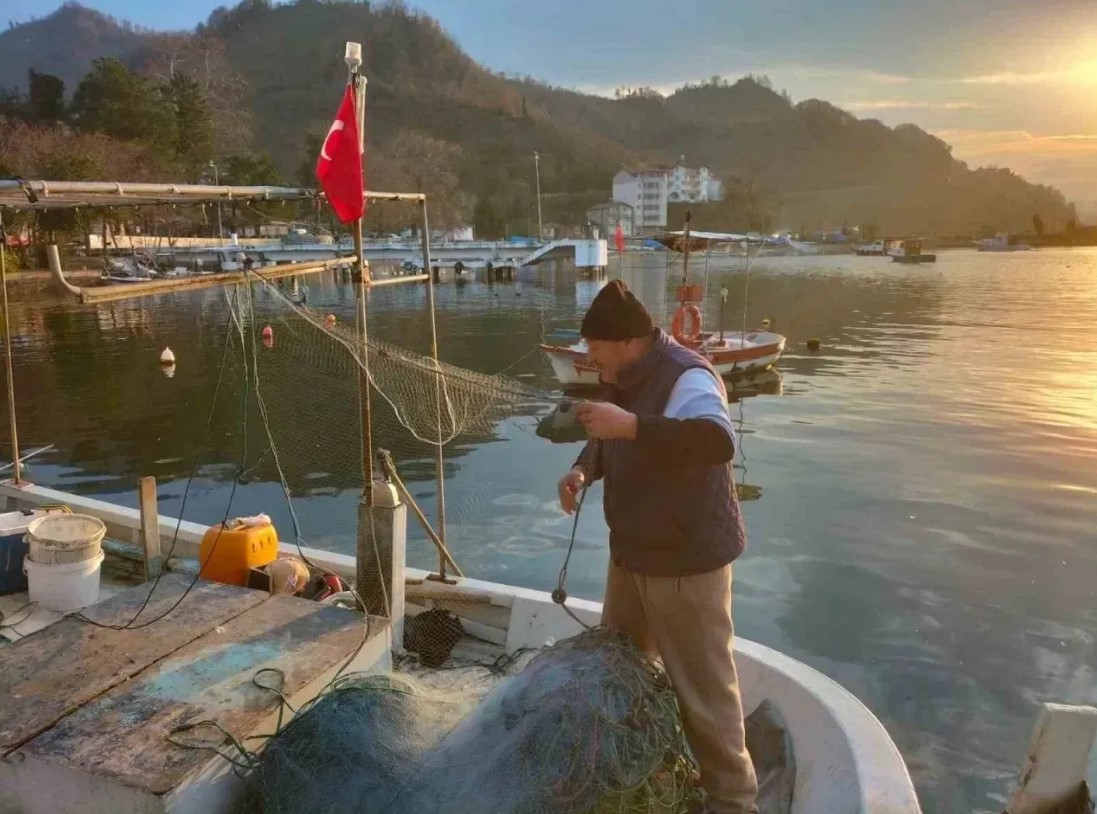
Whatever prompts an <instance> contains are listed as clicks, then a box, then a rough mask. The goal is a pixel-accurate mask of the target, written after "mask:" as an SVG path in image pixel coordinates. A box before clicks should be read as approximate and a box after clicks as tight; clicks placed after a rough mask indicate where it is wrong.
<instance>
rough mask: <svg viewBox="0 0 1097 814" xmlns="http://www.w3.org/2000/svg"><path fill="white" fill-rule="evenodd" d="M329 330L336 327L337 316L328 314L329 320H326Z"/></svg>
mask: <svg viewBox="0 0 1097 814" xmlns="http://www.w3.org/2000/svg"><path fill="white" fill-rule="evenodd" d="M324 321H325V322H326V323H327V324H328V327H329V328H334V327H335V314H328V316H327V319H325V320H324Z"/></svg>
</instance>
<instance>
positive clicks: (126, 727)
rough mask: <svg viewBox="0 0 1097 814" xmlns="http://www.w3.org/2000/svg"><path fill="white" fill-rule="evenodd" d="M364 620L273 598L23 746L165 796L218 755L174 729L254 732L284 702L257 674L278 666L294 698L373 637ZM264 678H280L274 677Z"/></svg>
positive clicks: (202, 736) (195, 736) (199, 736)
mask: <svg viewBox="0 0 1097 814" xmlns="http://www.w3.org/2000/svg"><path fill="white" fill-rule="evenodd" d="M362 620H363V617H362V616H359V615H358V614H355V613H353V612H351V611H348V610H345V609H342V608H336V607H331V606H327V605H321V604H320V603H318V602H310V601H308V600H305V599H297V598H293V597H285V596H280V597H274V598H272V599H271V600H270V601H268V602H265V603H264V604H263V605H262V606H261V607H258V608H256V609H254V610H252V611H250V612H247V613H244V614H242V615H240V616H237V617H236V618H235V619H232V620H230V621H228V622H227V623H226V624H225V625H224V626H223V628H221V629H218V630H214V631H212V632H210V633H207V634H206V635H204V636H202V637H201V638H199V639H196V640H195V641H193V642H191V643H190V644H189V645H187V646H186V647H183V648H182V649H180V650H178V651H176V652H175V653H173V654H172V655H171V656H169V657H168V658H166V659H164V660H162V661H160V662H159V663H157V664H155V665H152V666H150V667H149V668H148V669H146V670H144V671H143V672H141V673H140V674H139V675H137V676H136V677H134V678H133V679H131V680H130V681H127V682H126V683H124V684H121V685H119V686H117V687H115V688H114V689H112V690H111V691H110V692H108V693H106V694H104V695H102V696H100V697H99V698H97V699H95V700H94V701H92V702H91V703H89V704H86V705H85V706H83V707H81V708H80V709H78V710H76V711H75V712H73V713H72V714H70V715H68V716H67V717H65V718H64V719H63V720H61V721H59V722H58V723H57V724H56V725H55V726H53V727H52V728H51V729H50V730H49V731H47V732H45V733H43V734H41V735H39V736H38V737H37V738H35V739H34V740H33V741H31V742H30V743H28V744H27V745H26V747H24V749H23V750H22V751H24V752H26V753H27V754H28V755H32V754H33V755H35V756H37V757H41V758H44V759H46V760H50V761H54V762H63V763H66V764H68V765H70V766H72V767H74V768H77V769H79V770H80V771H83V772H87V773H89V774H93V775H95V776H97V777H106V778H112V779H115V780H118V781H120V782H122V783H124V784H126V785H128V786H131V787H136V788H139V789H143V790H145V791H149V792H152V793H153V794H165V793H167V792H169V791H171V790H172V789H174V788H176V787H178V786H179V785H180V784H181V783H182V782H183V781H184V780H185V779H186V778H187V777H188V776H189V775H190V774H191V773H192V772H194V771H196V770H198V769H200V768H201V767H202V766H203V765H204V764H206V763H208V762H209V760H210V757H211V753H210V752H209V751H203V750H198V749H186V748H183V747H180V746H177V745H175V744H173V743H171V742H170V741H169V740H168V737H167V736H168V733H169V732H171V730H172V729H174V728H175V727H177V726H179V725H181V724H191V723H197V722H198V721H202V720H214V721H216V722H217V723H218V724H220V725H221V726H223V727H224V728H225V729H226V730H228V731H229V732H232V733H233V734H234V735H235V736H236V737H237V738H241V739H242V738H244V737H246V736H248V735H249V734H250V733H252V732H253V731H254V730H255V728H256V726H257V725H258V724H259V723H260V722H261V721H262V720H263V718H265V717H266V716H267V715H268V714H269V713H271V712H277V709H278V706H279V705H280V704H281V703H282V702H281V700H280V699H279V697H278V696H277V695H275V694H274V693H272V692H270V691H268V690H263V689H261V688H259V687H257V686H256V685H255V684H254V683H253V681H252V679H253V677H254V676H255V675H256V673H257V672H258V671H260V670H263V669H264V668H273V669H276V670H281V671H282V672H283V673H284V675H285V683H284V685H283V687H282V692H283V693H284V694H285V695H286V696H287V697H289V698H292V697H294V696H295V695H297V693H298V692H299V691H300V690H301V689H302V688H303V687H304V686H305V685H306V684H308V683H309V682H310V681H312V680H313V679H315V678H316V677H317V676H319V675H321V674H324V673H327V672H329V671H331V670H332V669H335V670H337V669H338V668H339V667H340V666H341V665H342V664H343V663H345V662H346V661H347V659H348V658H349V657H350V656H351V655H352V654H353V653H354V651H355V650H356V649H357V648H358V646H359V645H360V644H361V643H362V639H363V636H364V635H365V633H366V631H365V627H364V625H363V624H362ZM380 622H381V623H382V624H387V622H385V621H384V620H380ZM371 632H372V633H374V634H376V633H377V630H376V629H375V630H373V631H371ZM260 678H261V680H262V682H263V683H264V684H267V685H270V684H273V685H275V686H277V684H278V677H277V676H276V675H274V674H270V673H264V674H263V675H262V676H261V677H260ZM289 717H291V714H290V713H289V711H288V710H287V712H286V718H287V719H288V718H289ZM210 734H211V731H209V730H207V731H205V732H204V733H203V732H191V733H188V734H187V735H186V736H185V739H186V741H187V742H191V741H195V740H197V741H200V742H201V741H203V740H205V741H209V740H210V737H209V736H210ZM218 740H220V738H219V736H218V737H217V738H215V739H214V741H213V742H214V743H217V742H218ZM250 746H251V747H252V748H255V747H256V746H257V744H256V743H252V744H250Z"/></svg>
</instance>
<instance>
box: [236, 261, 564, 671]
mask: <svg viewBox="0 0 1097 814" xmlns="http://www.w3.org/2000/svg"><path fill="white" fill-rule="evenodd" d="M332 277H334V279H331V278H327V277H319V276H316V275H314V276H312V277H310V278H308V279H309V280H310V281H311V282H310V283H309V284H307V286H308V287H307V288H306V286H305V285H304V284H294V283H287V284H286V285H285V286H279V285H277V284H274V283H270V282H266V281H263V280H262V279H261V278H259V277H257V276H256V277H253V278H252V281H251V283H250V284H242V285H240V286H239V287H238V288H237V289H236V290H235V292H234V293H233V294H231V295H230V306H231V308H230V311H231V326H232V331H231V332H230V333H231V337H230V338H231V341H232V343H233V345H234V346H235V347H236V350H237V351H238V352H237V353H235V354H234V358H235V359H236V361H237V364H238V365H240V366H241V367H242V368H243V371H242V372H243V375H244V377H245V379H246V387H247V389H248V393H249V396H248V397H249V398H250V400H251V418H250V419H249V427H248V429H247V432H249V433H250V434H251V435H252V436H253V439H252V441H251V442H250V447H251V449H252V450H254V451H255V453H253V454H252V455H251V458H252V459H253V460H252V462H251V463H250V464H249V466H248V470H247V472H246V474H245V476H244V477H245V478H247V479H250V481H251V482H254V483H255V484H256V487H257V490H258V489H260V488H261V489H263V492H264V494H265V495H267V497H266V498H265V499H264V500H263V503H262V504H261V505H260V506H255V507H254V509H253V511H265V512H267V513H268V514H270V515H271V517H272V519H273V520H274V522H275V527H276V528H277V529H278V530H279V535H280V538H281V539H282V540H283V541H287V542H294V541H296V542H298V543H300V544H301V545H302V546H307V547H311V548H316V549H322V550H328V551H335V552H338V553H344V554H355V555H357V556H358V558H359V562H360V563H361V562H362V561H363V560H362V557H363V555H364V556H365V558H366V560H365V561H366V562H368V563H372V564H375V565H376V566H377V567H376V569H375V570H376V572H377V573H384V572H385V571H386V570H387V569H386V568H385V567H384V563H385V562H387V557H388V556H389V555H390V554H391V543H390V540H389V539H388V538H386V537H385V535H384V534H383V533H380V532H379V531H378V529H377V528H375V527H374V526H373V525H372V516H368V517H367V516H366V514H365V513H363V512H360V510H359V502H360V500H361V496H362V493H363V469H364V468H365V466H364V465H365V463H366V462H365V461H364V460H363V459H364V456H365V453H364V451H363V443H362V439H363V434H364V428H365V425H366V421H367V420H368V422H369V437H370V440H371V443H372V451H373V453H374V454H373V455H372V456H370V459H369V463H370V464H371V465H372V468H373V473H374V478H375V479H377V478H380V477H381V476H382V475H383V474H384V475H389V476H392V477H393V481H394V483H396V482H397V481H398V482H399V484H400V485H402V486H403V487H405V488H406V490H407V495H404V496H402V497H401V499H402V501H403V502H404V503H410V501H412V500H413V501H414V502H415V506H416V507H418V508H419V509H421V511H422V517H423V519H424V520H425V523H421V522H419V514H418V513H417V512H414V511H413V509H412V508H411V507H410V506H409V511H408V515H407V517H408V526H407V531H408V536H407V539H408V560H407V561H408V564H409V565H411V566H413V567H419V568H424V569H427V570H429V571H432V572H435V573H439V572H443V571H444V573H445V574H446V575H447V576H450V577H452V576H455V575H456V573H455V572H456V571H457V568H461V569H462V571H463V572H464V573H466V574H469V575H472V574H476V573H477V565H478V564H479V563H478V562H477V560H476V558H477V557H479V558H481V560H482V559H483V558H485V557H488V556H490V552H489V550H488V548H487V547H486V546H485V545H484V541H483V539H482V538H480V539H475V535H476V531H475V526H474V525H473V524H470V523H469V521H470V520H473V521H476V520H479V521H480V522H483V519H482V518H483V516H484V515H486V514H487V513H486V512H484V505H483V504H484V503H485V502H486V501H487V500H491V499H493V498H494V497H495V494H497V493H498V491H499V490H500V489H501V488H505V486H504V485H503V484H500V483H490V482H484V481H483V479H469V478H466V479H464V482H463V483H462V484H459V491H457V493H456V494H453V493H451V495H450V498H451V499H450V500H449V501H447V502H446V503H443V501H442V494H443V493H442V486H443V483H442V481H443V479H442V478H440V477H439V475H440V472H441V473H442V474H443V475H444V476H445V486H447V487H449V488H452V481H451V480H449V476H450V475H451V474H452V473H453V472H454V471H455V470H456V468H457V462H458V460H459V459H460V458H461V457H462V456H465V455H468V454H469V452H470V450H473V449H476V448H479V447H482V446H484V445H485V444H486V443H490V442H491V441H492V440H493V439H494V438H495V437H496V434H497V432H498V430H497V427H498V426H499V425H500V422H501V421H502V420H504V419H506V418H508V417H516V416H522V417H525V416H527V415H528V413H529V412H530V411H534V412H536V411H538V410H540V411H544V410H546V409H548V406H547V405H548V401H549V399H550V397H549V396H547V395H546V394H544V393H543V392H539V391H537V390H536V389H535V388H533V387H530V386H528V385H526V384H524V383H523V382H521V381H519V380H517V379H514V378H510V377H508V376H505V375H492V374H487V373H480V372H476V371H473V370H469V369H467V368H464V367H461V366H459V365H454V364H446V363H444V362H436V361H435V360H434V359H433V358H432V356H431V355H430V353H429V350H430V338H431V337H430V322H429V317H430V314H429V311H428V312H427V313H426V314H424V313H423V309H422V305H423V302H422V300H423V299H425V298H426V297H425V294H426V292H425V291H424V290H423V286H422V284H415V283H407V284H403V285H400V286H389V287H388V288H389V289H393V291H385V290H379V291H373V292H370V294H371V296H372V299H371V301H370V310H369V316H368V318H369V329H370V330H369V332H368V340H367V341H366V342H365V343H364V344H363V343H362V341H361V338H360V335H359V333H358V330H357V325H356V321H357V308H356V299H355V293H356V287H354V286H351V285H350V284H349V283H350V280H349V279H347V278H345V277H344V276H341V275H339V274H338V273H337V272H336V273H335V274H334V275H332ZM396 288H399V289H400V290H399V292H395V289H396ZM310 289H311V290H310ZM451 293H452V289H451ZM306 298H307V299H309V302H307V303H306V302H304V301H303V300H305V299H306ZM393 303H396V304H398V305H399V304H404V303H407V304H408V307H407V308H403V309H397V308H394V307H393ZM401 312H402V313H401ZM401 317H402V318H401ZM381 337H391V338H396V339H398V340H399V341H400V342H401V344H396V343H394V342H390V341H387V339H383V338H381ZM533 348H534V349H535V350H536V348H537V346H536V345H533ZM536 361H539V360H536ZM367 382H368V384H366V383H367ZM365 390H368V392H369V394H370V405H369V406H370V408H371V409H370V412H369V416H368V418H366V417H364V416H363V410H362V402H361V398H360V396H361V393H362V392H363V391H365ZM534 429H535V421H531V422H530V428H529V432H530V434H531V435H532V434H533V432H534ZM382 450H384V451H385V453H386V454H385V455H384V456H382V455H380V454H379V453H380V452H381V451H382ZM273 484H280V485H281V487H282V492H283V495H282V496H278V495H276V493H274V492H272V491H271V490H270V488H269V485H273ZM470 491H473V492H474V493H473V494H472V495H470V494H469V492H470ZM475 492H480V494H476V493H475ZM409 496H410V500H409ZM470 497H471V499H470ZM443 506H445V509H446V511H445V514H444V515H443ZM477 512H478V513H479V514H480V517H479V518H477V517H475V516H474V515H475V513H477ZM356 517H357V518H359V521H358V523H357V524H356V523H355V518H356ZM427 525H429V526H430V528H429V529H428V528H427V527H426V526H427ZM470 527H471V528H470ZM367 538H368V539H367ZM432 538H437V540H439V541H445V544H446V548H447V550H448V551H449V552H450V556H451V557H452V558H453V559H454V561H455V562H456V563H457V565H456V566H454V565H453V563H448V562H444V561H443V558H442V556H441V555H440V553H439V551H438V547H437V545H436V543H435V542H434V540H432ZM455 538H456V540H455ZM462 540H465V541H467V542H466V543H465V545H464V547H462V546H461V541H462ZM356 587H357V589H358V590H359V592H360V594H361V596H362V598H363V599H364V600H365V605H366V607H368V608H370V609H371V611H372V612H375V613H381V614H384V615H388V596H387V595H386V593H385V592H384V591H382V590H381V589H380V588H379V586H378V585H377V584H375V581H369V582H363V584H362V585H359V586H356ZM409 601H412V602H414V601H415V600H414V599H413V597H412V592H411V591H410V590H409ZM448 607H449V610H450V611H453V610H456V612H457V613H458V614H461V611H462V608H463V604H462V603H461V602H460V601H459V600H453V601H450V602H449V603H448ZM420 609H427V610H432V609H433V610H435V611H436V612H435V613H432V614H429V615H424V617H423V619H422V620H418V619H416V618H415V617H414V613H415V612H416V611H417V610H420ZM408 612H409V616H411V617H412V618H410V619H409V625H408V628H407V632H408V634H409V636H408V637H406V641H405V646H406V647H407V648H408V649H409V650H411V651H413V652H415V653H417V654H419V655H420V656H421V657H422V658H423V659H424V662H428V663H430V664H439V663H441V662H443V661H445V659H446V658H448V656H449V654H450V652H451V650H452V649H453V647H454V645H455V644H456V642H457V640H458V639H459V638H460V637H461V636H462V635H463V633H464V629H463V628H462V626H461V622H459V621H458V620H457V618H456V617H455V616H453V615H445V614H443V612H442V611H440V610H438V608H437V607H436V603H434V602H433V601H427V602H425V603H421V604H420V605H419V606H418V607H409V609H408ZM447 613H448V612H447ZM482 632H483V631H481V633H482ZM490 638H492V639H493V641H494V643H495V644H501V643H502V642H503V641H505V630H503V629H499V630H497V631H496V632H495V635H494V636H491V637H490Z"/></svg>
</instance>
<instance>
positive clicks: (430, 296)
mask: <svg viewBox="0 0 1097 814" xmlns="http://www.w3.org/2000/svg"><path fill="white" fill-rule="evenodd" d="M419 207H420V209H421V215H422V226H421V229H422V233H423V234H422V243H423V271H424V272H426V275H427V302H428V304H429V307H430V357H431V359H432V360H434V370H435V374H434V407H435V410H436V411H437V416H438V421H437V429H438V444H437V448H436V465H437V467H438V473H437V477H438V536H439V538H440V539H441V542H442V547H443V548H446V549H447V551H448V546H447V543H446V485H445V455H444V454H443V453H444V449H443V447H442V366H441V364H440V363H439V361H438V324H437V321H436V320H435V318H434V273H433V271H432V270H431V262H430V224H429V222H428V219H427V199H426V196H423V198H422V199H421V200H420V201H419ZM438 578H439V579H440V580H441V581H442V582H446V581H448V580H447V579H446V559H445V557H443V556H442V555H441V554H439V557H438Z"/></svg>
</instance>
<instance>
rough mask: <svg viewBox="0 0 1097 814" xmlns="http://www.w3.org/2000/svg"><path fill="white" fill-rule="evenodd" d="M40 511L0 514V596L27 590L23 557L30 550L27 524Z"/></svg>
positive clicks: (39, 513)
mask: <svg viewBox="0 0 1097 814" xmlns="http://www.w3.org/2000/svg"><path fill="white" fill-rule="evenodd" d="M41 514H42V513H41V512H5V513H4V514H0V596H2V595H3V594H17V593H19V592H20V591H25V590H27V575H26V574H24V573H23V558H24V557H25V556H27V553H28V552H29V551H30V544H29V543H28V542H27V526H29V525H30V521H31V520H34V518H36V517H39V516H40V515H41Z"/></svg>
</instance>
